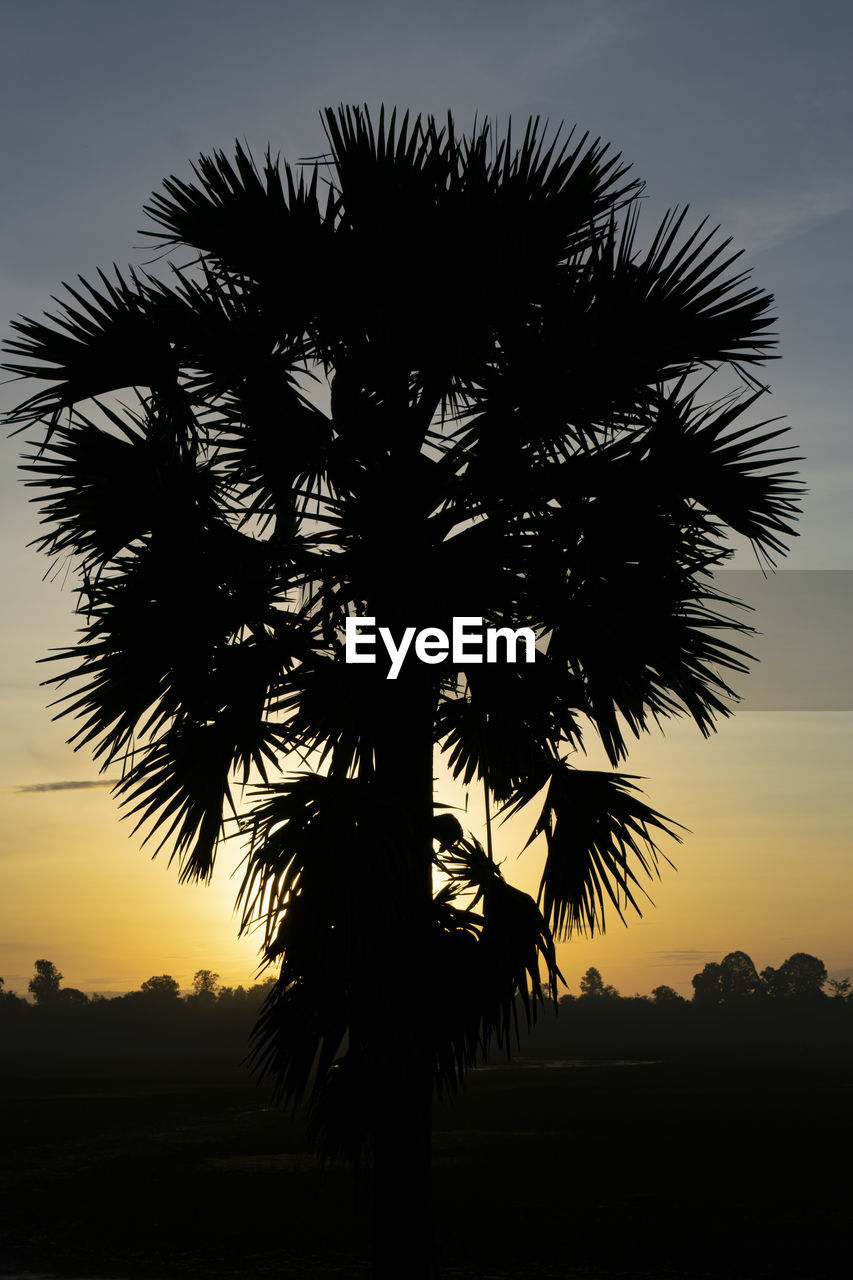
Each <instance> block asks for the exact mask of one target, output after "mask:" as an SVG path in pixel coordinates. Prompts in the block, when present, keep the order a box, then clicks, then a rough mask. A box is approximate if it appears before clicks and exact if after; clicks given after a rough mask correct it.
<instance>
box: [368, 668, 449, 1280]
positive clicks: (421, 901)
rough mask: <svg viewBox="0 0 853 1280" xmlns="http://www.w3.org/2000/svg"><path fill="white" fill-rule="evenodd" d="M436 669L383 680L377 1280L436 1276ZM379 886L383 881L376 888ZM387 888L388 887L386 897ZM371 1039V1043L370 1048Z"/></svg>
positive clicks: (375, 1095) (375, 1090)
mask: <svg viewBox="0 0 853 1280" xmlns="http://www.w3.org/2000/svg"><path fill="white" fill-rule="evenodd" d="M431 674H432V673H431V672H430V671H429V669H428V668H425V667H424V666H422V665H421V664H420V663H419V662H417V660H416V659H410V661H409V663H408V664H407V666H404V669H403V671H402V672H401V674H400V677H399V678H398V679H397V680H396V681H391V680H384V679H381V683H380V684H379V687H378V702H379V705H380V718H379V726H378V733H377V739H376V781H377V784H378V785H379V786H380V787H381V788H382V790H383V791H384V792H386V794H388V796H389V797H390V798H391V801H392V803H393V806H394V809H395V810H398V811H399V814H400V826H399V834H400V841H399V845H397V844H396V843H395V845H394V847H393V854H392V856H393V857H394V860H395V865H394V866H391V867H388V869H387V870H388V876H389V888H390V892H389V893H388V894H387V900H388V901H390V902H393V903H394V904H395V906H394V911H395V913H399V918H395V919H392V920H390V921H389V924H390V927H391V933H392V935H393V939H394V943H393V954H391V955H389V956H386V958H385V964H386V965H387V966H388V970H387V974H386V978H385V982H386V983H387V994H388V997H389V998H388V1000H387V1005H386V1007H384V1008H383V1007H382V1005H383V1004H386V1001H384V1000H380V1001H377V1003H376V1007H375V1016H374V1020H373V1026H372V1028H371V1029H370V1032H369V1034H368V1046H367V1047H368V1051H369V1059H370V1060H369V1062H368V1071H369V1076H370V1080H369V1084H368V1087H369V1089H370V1094H371V1108H372V1127H373V1142H374V1190H373V1275H374V1277H375V1280H390V1278H391V1277H393V1278H394V1280H398V1277H400V1276H406V1277H411V1280H433V1278H434V1277H437V1276H438V1267H437V1264H436V1261H435V1249H434V1243H433V1234H432V1215H431V1205H430V1148H431V1142H432V1053H431V1046H430V1040H429V1021H430V1019H429V1014H428V1007H429V999H430V972H429V960H430V931H431V921H432V816H433V763H432V756H433V751H432V737H433V714H434V696H435V695H434V691H433V685H432V679H431ZM382 889H383V887H382V886H379V885H377V890H382ZM384 896H385V891H384V890H383V897H384ZM371 1042H372V1043H371Z"/></svg>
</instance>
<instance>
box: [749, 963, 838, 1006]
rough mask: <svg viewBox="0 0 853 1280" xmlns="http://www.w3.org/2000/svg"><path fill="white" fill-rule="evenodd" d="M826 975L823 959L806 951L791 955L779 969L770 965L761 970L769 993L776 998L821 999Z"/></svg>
mask: <svg viewBox="0 0 853 1280" xmlns="http://www.w3.org/2000/svg"><path fill="white" fill-rule="evenodd" d="M826 976H827V975H826V965H825V964H824V963H823V961H822V960H818V959H817V957H816V956H810V955H808V954H807V953H806V952H804V951H797V952H796V953H795V954H794V955H792V956H789V957H788V959H787V960H786V961H785V962H784V963H783V964H781V965H780V966H779V968H778V969H773V968H771V967H770V966H768V967H767V968H766V969H763V970H762V972H761V978H762V981H763V982H764V985H765V987H766V990H767V993H768V995H769V996H770V997H771V998H772V999H774V1000H821V999H823V998H824V995H823V985H824V983H825V982H826Z"/></svg>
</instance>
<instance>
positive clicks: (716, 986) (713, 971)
mask: <svg viewBox="0 0 853 1280" xmlns="http://www.w3.org/2000/svg"><path fill="white" fill-rule="evenodd" d="M692 981H693V999H694V1001H695V1002H696V1004H719V1003H720V1001H721V1000H722V998H723V995H722V989H721V985H720V965H718V964H717V963H716V961H715V960H711V961H709V962H708V964H706V965H705V968H704V969H703V970H702V972H701V973H695V974H694V975H693V979H692Z"/></svg>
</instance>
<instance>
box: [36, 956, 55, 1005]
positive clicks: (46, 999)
mask: <svg viewBox="0 0 853 1280" xmlns="http://www.w3.org/2000/svg"><path fill="white" fill-rule="evenodd" d="M35 970H36V971H35V976H34V977H32V978H30V981H29V983H28V990H29V992H30V995H31V996H32V997H33V999H34V1000H35V1002H36V1004H50V1002H51V1001H52V1000H56V998H57V996H58V995H59V984H60V982H61V981H62V974H61V973H60V972H59V970H58V969H57V967H56V965H55V964H52V963H51V961H50V960H36V963H35Z"/></svg>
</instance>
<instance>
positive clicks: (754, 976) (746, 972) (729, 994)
mask: <svg viewBox="0 0 853 1280" xmlns="http://www.w3.org/2000/svg"><path fill="white" fill-rule="evenodd" d="M762 991H763V987H762V983H761V979H760V978H759V976H758V970H757V969H756V967H755V965H754V964H753V962H752V960H751V959H750V957H749V956H748V955H747V954H746V952H745V951H730V952H729V954H728V955H727V956H724V957H723V960H722V963H721V964H720V996H721V998H722V1000H723V1002H724V1003H732V1002H733V1001H738V1000H750V999H754V997H755V996H757V995H760V994H762Z"/></svg>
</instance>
